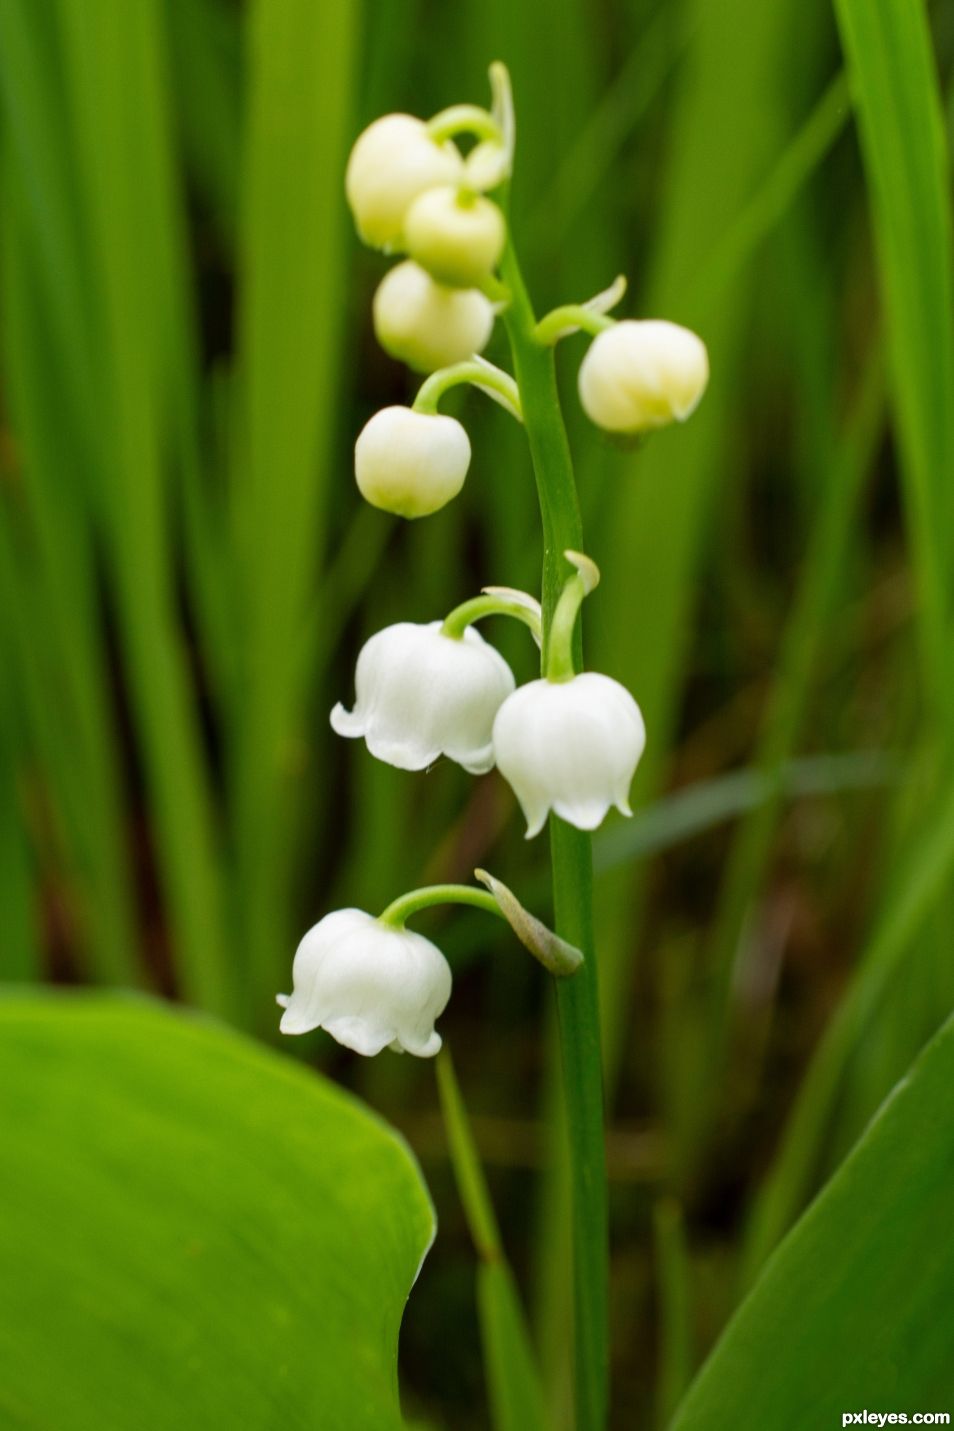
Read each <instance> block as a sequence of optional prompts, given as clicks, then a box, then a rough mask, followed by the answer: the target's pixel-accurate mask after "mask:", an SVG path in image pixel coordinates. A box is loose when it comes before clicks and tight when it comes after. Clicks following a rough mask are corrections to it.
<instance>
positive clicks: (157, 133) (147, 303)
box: [59, 0, 235, 1012]
mask: <svg viewBox="0 0 954 1431" xmlns="http://www.w3.org/2000/svg"><path fill="white" fill-rule="evenodd" d="M59 19H60V25H61V36H62V45H63V53H62V59H63V64H64V68H65V72H66V96H67V104H68V116H69V130H70V134H71V137H72V142H73V146H74V151H73V163H74V165H75V170H76V175H77V184H78V188H79V197H80V204H81V222H82V226H83V249H82V252H83V256H84V261H85V262H87V263H88V265H89V267H88V272H87V274H86V278H87V283H88V287H89V292H90V294H91V295H92V301H93V303H94V307H95V312H96V315H97V316H96V321H95V323H94V324H93V325H92V328H91V330H90V332H89V334H88V336H87V341H88V343H89V345H90V346H89V351H88V354H87V366H88V368H89V370H90V371H91V372H92V373H93V374H94V375H95V381H96V392H95V410H96V411H97V412H98V413H99V417H100V420H99V422H98V424H97V439H98V441H97V451H96V458H97V462H98V466H99V469H100V473H101V480H102V493H101V498H102V502H103V509H102V513H101V515H102V519H103V521H104V524H105V527H106V532H107V538H108V550H109V565H110V570H111V574H112V579H113V582H114V587H115V599H116V606H117V614H118V618H119V626H120V634H121V640H122V645H123V654H124V657H125V661H126V666H127V674H128V680H129V686H130V692H131V697H132V703H133V707H134V711H135V716H136V723H137V734H138V737H139V742H140V747H141V754H142V758H143V764H144V768H145V775H146V784H147V788H148V795H149V802H150V808H151V812H152V816H153V820H154V829H155V836H156V841H157V849H158V856H159V863H160V871H161V881H162V886H163V893H164V896H165V898H166V900H167V902H168V907H169V913H170V922H171V925H172V936H173V958H174V962H175V965H176V969H177V973H178V976H179V979H180V983H181V987H182V989H183V991H184V992H185V994H186V996H187V997H188V998H190V999H192V1000H194V1001H195V1002H197V1003H200V1004H203V1005H205V1006H206V1007H209V1008H214V1009H216V1010H218V1011H220V1012H229V1011H230V1010H231V1009H232V1007H233V999H234V992H235V990H234V981H233V979H232V975H231V968H230V964H231V961H230V955H229V951H228V945H227V941H226V938H225V929H224V923H223V907H222V895H221V886H220V865H219V859H220V857H219V852H218V849H217V839H216V830H215V820H214V814H213V807H212V798H211V790H210V783H209V776H208V771H207V768H206V766H205V759H204V753H203V750H202V744H201V738H200V731H199V728H198V720H197V713H196V709H195V704H194V692H193V690H192V686H191V681H190V676H189V670H188V664H187V660H186V654H185V651H184V648H183V641H182V633H181V631H180V629H179V626H178V615H177V595H176V590H175V584H174V583H175V567H174V562H173V559H172V555H171V547H170V541H171V535H170V527H169V512H168V489H167V486H166V478H167V472H166V470H165V467H164V460H163V459H164V456H165V453H166V449H167V445H168V442H169V440H170V438H171V437H172V436H173V434H174V426H173V422H172V417H173V412H172V396H171V394H172V391H173V387H172V380H171V378H170V374H169V371H168V360H169V354H170V329H169V315H168V309H167V303H168V301H169V299H170V297H171V295H170V292H169V285H170V283H171V282H172V281H173V278H172V273H171V270H170V267H169V260H168V253H169V248H170V246H171V245H173V244H174V243H175V242H176V239H177V236H178V235H179V234H180V232H181V216H180V214H179V213H178V211H177V195H176V194H175V193H174V191H173V188H172V184H171V179H170V170H171V159H170V147H171V133H170V119H169V115H168V113H167V110H166V106H165V91H164V90H163V86H162V79H163V75H164V60H165V52H164V36H163V32H162V28H161V24H160V15H159V10H158V7H157V5H156V4H155V3H153V0H144V3H142V4H139V5H135V6H127V5H125V4H123V3H121V0H109V3H104V4H101V5H97V6H95V7H92V8H91V7H89V6H86V5H84V4H81V3H79V0H61V3H60V5H59Z"/></svg>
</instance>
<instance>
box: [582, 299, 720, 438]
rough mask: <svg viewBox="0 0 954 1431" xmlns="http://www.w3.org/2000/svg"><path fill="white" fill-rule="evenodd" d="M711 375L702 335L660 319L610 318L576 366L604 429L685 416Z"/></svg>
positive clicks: (591, 412) (586, 403) (590, 411)
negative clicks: (578, 365) (612, 319)
mask: <svg viewBox="0 0 954 1431" xmlns="http://www.w3.org/2000/svg"><path fill="white" fill-rule="evenodd" d="M708 381H709V358H708V354H707V353H706V346H705V344H704V343H703V341H702V339H701V338H698V337H697V336H696V334H695V333H691V332H690V331H689V329H688V328H680V327H679V325H678V324H676V323H667V322H665V321H663V320H662V319H650V320H643V321H640V322H637V321H634V320H626V321H624V322H622V323H614V324H613V326H612V327H611V328H607V329H605V330H604V332H602V333H598V334H597V335H596V337H595V338H594V339H593V342H592V343H591V344H590V347H589V349H588V351H587V354H586V357H585V358H584V359H583V363H582V365H581V367H580V378H579V386H580V401H581V402H582V404H583V407H584V409H585V411H586V413H587V415H588V416H589V417H590V418H591V419H592V421H593V422H595V423H596V425H597V426H598V427H603V428H606V430H607V431H608V432H629V433H635V432H648V431H650V430H651V429H652V428H656V427H665V426H666V424H667V423H670V422H684V421H685V419H686V418H687V417H688V416H689V415H690V413H692V412H693V411H694V409H695V408H696V406H697V405H698V403H699V401H700V399H701V397H702V395H703V393H704V392H705V390H706V385H707V383H708Z"/></svg>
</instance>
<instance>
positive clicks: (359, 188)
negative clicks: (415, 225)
mask: <svg viewBox="0 0 954 1431" xmlns="http://www.w3.org/2000/svg"><path fill="white" fill-rule="evenodd" d="M463 172H464V161H463V159H462V158H461V155H460V151H459V150H458V149H457V148H456V146H455V145H454V144H451V143H449V142H445V143H438V142H436V141H435V140H434V139H432V138H431V135H430V133H429V132H428V128H427V125H426V124H425V123H424V121H423V120H421V119H415V118H414V117H413V115H410V114H385V115H384V116H383V117H382V118H381V119H376V120H375V121H374V123H373V124H370V125H368V128H367V129H366V130H365V131H364V132H363V133H362V134H360V135H359V136H358V138H357V140H356V141H355V144H354V148H353V149H352V150H351V156H350V158H349V159H348V168H347V171H346V174H345V193H346V195H347V198H348V203H349V205H350V206H351V212H352V214H353V215H354V221H355V225H356V227H357V230H358V233H359V234H360V235H361V237H362V238H363V239H364V241H365V243H367V244H370V245H371V247H372V248H383V249H394V248H398V247H400V245H401V243H402V241H403V235H404V219H405V215H406V214H407V211H408V209H409V207H410V205H411V204H412V203H413V201H414V200H415V199H416V198H417V196H418V195H419V194H422V193H423V192H424V191H425V190H426V189H430V188H433V186H434V185H435V184H454V183H458V182H459V181H460V179H461V177H462V175H463Z"/></svg>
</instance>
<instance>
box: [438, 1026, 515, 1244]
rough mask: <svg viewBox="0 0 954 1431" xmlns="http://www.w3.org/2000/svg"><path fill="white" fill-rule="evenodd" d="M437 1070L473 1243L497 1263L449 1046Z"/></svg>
mask: <svg viewBox="0 0 954 1431" xmlns="http://www.w3.org/2000/svg"><path fill="white" fill-rule="evenodd" d="M436 1070H437V1090H438V1093H439V1095H440V1100H441V1112H442V1114H443V1116H444V1127H445V1128H446V1130H447V1147H448V1150H449V1152H450V1159H451V1165H452V1167H453V1169H454V1178H455V1180H456V1183H457V1191H458V1193H459V1194H460V1200H461V1203H462V1205H463V1208H464V1216H465V1217H466V1218H467V1227H468V1229H469V1231H470V1236H471V1241H472V1242H473V1244H474V1247H475V1248H476V1250H477V1254H478V1256H479V1257H480V1258H481V1260H482V1261H483V1262H496V1261H497V1259H498V1258H499V1257H500V1256H501V1247H500V1232H499V1230H498V1228H497V1219H496V1217H495V1216H494V1209H493V1204H492V1203H491V1201H490V1193H489V1192H488V1190H487V1184H486V1182H485V1181H484V1174H483V1169H482V1168H481V1166H480V1158H479V1157H478V1154H477V1148H476V1145H475V1143H474V1138H473V1134H472V1133H471V1130H470V1123H469V1121H468V1118H467V1110H466V1109H465V1107H464V1100H463V1097H462V1096H461V1091H460V1087H459V1085H458V1082H457V1075H456V1074H455V1072H454V1065H453V1062H452V1061H451V1056H450V1051H449V1050H448V1048H447V1046H446V1044H445V1046H444V1047H443V1048H442V1049H441V1051H440V1053H439V1054H438V1055H437V1059H436Z"/></svg>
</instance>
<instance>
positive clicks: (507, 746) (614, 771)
mask: <svg viewBox="0 0 954 1431" xmlns="http://www.w3.org/2000/svg"><path fill="white" fill-rule="evenodd" d="M645 744H646V730H645V727H644V725H643V718H642V715H641V714H640V710H639V706H638V705H637V704H636V702H635V701H634V700H633V698H632V696H631V695H630V694H629V691H627V690H626V688H625V686H621V685H620V684H619V682H618V681H614V680H612V679H611V678H610V677H609V676H601V675H597V674H596V673H595V672H592V671H588V672H586V673H584V674H583V675H579V676H574V677H573V678H572V679H571V680H566V681H548V680H538V681H531V682H530V683H529V685H526V686H521V687H520V689H519V690H517V691H515V692H514V693H513V695H512V696H508V698H507V700H505V701H504V703H503V705H502V706H501V707H500V710H499V711H498V712H497V717H496V720H495V721H494V728H493V746H494V754H495V757H496V761H497V767H498V769H499V770H500V772H501V774H502V775H503V776H505V778H506V779H507V780H508V782H509V783H510V785H511V786H512V787H513V791H514V793H515V795H516V797H517V799H518V800H519V802H520V806H521V809H522V810H523V813H524V815H525V817H526V821H527V838H528V839H529V838H530V837H531V836H533V835H536V834H538V833H539V832H540V830H542V828H543V825H544V823H545V821H546V818H547V815H548V814H549V813H550V811H551V810H553V811H555V813H556V814H557V815H560V816H562V818H563V819H564V820H567V821H569V823H570V824H571V825H575V826H576V827H577V829H580V830H595V829H596V827H597V826H598V825H599V824H601V823H602V821H603V818H604V816H605V815H606V813H607V811H608V810H609V808H610V806H611V805H615V806H616V808H617V809H618V810H620V811H621V812H622V813H623V814H624V815H629V814H631V813H632V811H631V810H630V808H629V787H630V784H631V782H632V779H633V775H634V773H635V771H636V766H637V765H638V763H639V758H640V756H641V755H642V753H643V748H644V746H645Z"/></svg>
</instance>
